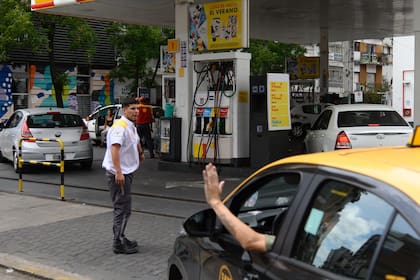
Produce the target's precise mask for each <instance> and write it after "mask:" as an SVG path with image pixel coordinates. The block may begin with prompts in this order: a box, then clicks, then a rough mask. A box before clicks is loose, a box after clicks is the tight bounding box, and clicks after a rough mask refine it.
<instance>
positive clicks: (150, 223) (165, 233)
mask: <svg viewBox="0 0 420 280" xmlns="http://www.w3.org/2000/svg"><path fill="white" fill-rule="evenodd" d="M0 211H1V213H2V214H1V217H2V218H1V223H0V265H3V266H6V267H11V268H14V269H15V270H22V271H26V272H28V273H33V274H35V275H38V276H41V277H43V278H44V279H67V280H73V279H81V280H85V279H95V280H97V279H98V280H99V279H104V280H105V279H107V280H109V279H144V280H155V279H156V280H161V279H166V267H167V263H166V262H167V258H168V256H169V255H170V253H171V250H172V244H173V242H174V240H175V238H176V236H177V235H178V232H179V229H180V227H181V223H182V220H180V219H174V218H165V217H160V216H155V215H153V216H152V215H147V214H138V213H133V215H132V217H131V219H130V223H129V228H128V234H129V237H130V238H133V239H137V241H138V243H139V253H137V254H133V255H115V254H114V253H113V252H112V250H111V245H112V244H111V243H112V230H111V227H112V222H111V221H112V209H110V208H104V207H95V206H89V205H83V204H76V203H71V202H62V201H57V200H50V199H42V198H36V197H32V196H25V195H20V194H7V193H1V192H0ZM34 279H39V278H34Z"/></svg>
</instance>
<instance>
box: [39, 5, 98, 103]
mask: <svg viewBox="0 0 420 280" xmlns="http://www.w3.org/2000/svg"><path fill="white" fill-rule="evenodd" d="M34 16H35V18H36V21H37V22H38V23H39V29H38V30H39V35H40V36H44V37H45V38H46V39H47V42H48V45H47V48H46V50H47V52H48V58H49V64H50V69H51V79H52V82H53V85H54V90H55V98H56V100H57V107H61V108H62V107H64V103H63V90H64V86H66V85H67V81H68V80H67V74H66V73H65V72H64V70H65V69H60V68H59V67H58V66H57V63H56V62H55V50H56V48H55V39H56V37H55V36H56V34H57V32H56V31H57V29H58V28H60V27H62V28H64V29H65V30H66V31H67V38H68V39H69V42H70V50H76V49H83V50H85V51H86V57H87V61H88V62H89V63H90V62H91V60H92V58H93V55H94V54H95V51H96V48H95V43H96V40H97V38H96V34H95V32H94V30H93V29H92V28H91V27H90V26H89V24H88V23H87V22H86V21H85V20H84V19H81V18H76V17H64V16H57V15H49V14H40V13H36V14H34Z"/></svg>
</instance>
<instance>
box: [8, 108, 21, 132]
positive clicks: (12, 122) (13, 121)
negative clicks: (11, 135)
mask: <svg viewBox="0 0 420 280" xmlns="http://www.w3.org/2000/svg"><path fill="white" fill-rule="evenodd" d="M22 118H23V114H22V112H15V113H14V114H13V115H12V116H11V117H10V118H9V120H8V121H7V123H6V125H5V126H4V127H5V128H13V127H16V126H17V125H18V124H19V122H20V121H21V120H22Z"/></svg>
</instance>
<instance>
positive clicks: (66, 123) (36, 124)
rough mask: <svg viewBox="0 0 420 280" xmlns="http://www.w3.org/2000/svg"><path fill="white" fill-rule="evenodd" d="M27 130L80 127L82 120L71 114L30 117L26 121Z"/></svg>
mask: <svg viewBox="0 0 420 280" xmlns="http://www.w3.org/2000/svg"><path fill="white" fill-rule="evenodd" d="M27 123H28V126H29V128H53V127H80V126H82V123H83V120H82V118H81V117H80V116H79V115H73V114H42V115H32V116H29V117H28V120H27Z"/></svg>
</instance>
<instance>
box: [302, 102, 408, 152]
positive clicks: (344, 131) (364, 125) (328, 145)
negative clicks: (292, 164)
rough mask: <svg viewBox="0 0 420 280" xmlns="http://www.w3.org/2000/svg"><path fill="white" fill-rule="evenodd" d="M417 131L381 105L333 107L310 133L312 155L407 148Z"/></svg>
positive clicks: (307, 143)
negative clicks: (377, 148) (379, 148)
mask: <svg viewBox="0 0 420 280" xmlns="http://www.w3.org/2000/svg"><path fill="white" fill-rule="evenodd" d="M412 131H413V128H412V127H411V126H410V124H409V123H407V122H406V121H405V120H404V118H403V117H401V115H400V114H399V113H398V112H397V111H395V110H394V109H393V108H392V107H389V106H386V105H380V104H346V105H332V106H329V107H327V108H325V109H324V111H323V112H322V113H321V114H320V115H319V116H318V118H317V119H316V120H315V122H314V123H313V125H312V127H311V129H309V130H308V132H307V135H306V137H305V140H304V143H305V149H306V152H308V153H314V152H325V151H333V150H339V149H352V148H367V147H380V146H403V145H406V144H407V142H408V138H409V136H410V134H411V133H412Z"/></svg>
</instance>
